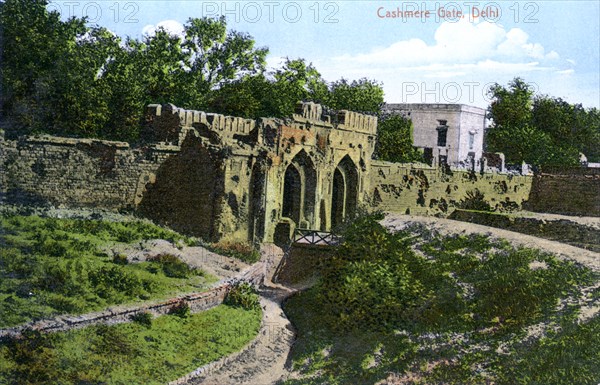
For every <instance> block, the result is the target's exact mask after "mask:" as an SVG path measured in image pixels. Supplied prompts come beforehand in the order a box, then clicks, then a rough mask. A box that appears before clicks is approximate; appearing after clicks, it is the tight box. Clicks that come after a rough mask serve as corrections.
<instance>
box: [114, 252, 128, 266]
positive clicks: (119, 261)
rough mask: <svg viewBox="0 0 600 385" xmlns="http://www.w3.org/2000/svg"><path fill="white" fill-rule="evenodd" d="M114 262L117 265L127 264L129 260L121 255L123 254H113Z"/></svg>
mask: <svg viewBox="0 0 600 385" xmlns="http://www.w3.org/2000/svg"><path fill="white" fill-rule="evenodd" d="M112 261H113V263H114V264H117V265H122V266H123V265H127V264H128V263H129V260H127V256H126V255H123V254H115V255H113V259H112Z"/></svg>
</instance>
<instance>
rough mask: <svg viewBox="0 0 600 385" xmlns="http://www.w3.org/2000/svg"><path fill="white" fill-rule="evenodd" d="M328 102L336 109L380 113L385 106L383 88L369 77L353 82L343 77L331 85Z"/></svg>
mask: <svg viewBox="0 0 600 385" xmlns="http://www.w3.org/2000/svg"><path fill="white" fill-rule="evenodd" d="M327 104H328V106H329V107H331V108H333V109H336V110H351V111H357V112H363V113H367V114H379V113H380V112H381V107H382V106H383V88H382V87H381V84H379V83H378V82H376V81H374V80H369V79H367V78H362V79H360V80H353V81H352V82H349V81H348V80H346V79H344V78H342V79H340V80H338V81H335V82H333V83H331V85H330V86H329V95H328V98H327Z"/></svg>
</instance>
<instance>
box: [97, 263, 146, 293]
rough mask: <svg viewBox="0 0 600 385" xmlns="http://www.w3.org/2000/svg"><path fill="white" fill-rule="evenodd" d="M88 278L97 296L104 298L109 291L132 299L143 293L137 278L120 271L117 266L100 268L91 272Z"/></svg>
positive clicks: (140, 282)
mask: <svg viewBox="0 0 600 385" xmlns="http://www.w3.org/2000/svg"><path fill="white" fill-rule="evenodd" d="M88 276H89V280H90V282H91V283H92V285H94V286H95V287H96V288H97V289H98V294H99V295H100V296H101V297H104V298H106V297H109V296H110V292H111V291H117V292H121V293H125V294H127V295H129V296H133V297H139V296H140V295H141V294H143V291H144V289H143V285H142V281H141V280H140V279H139V278H138V276H137V275H135V274H133V273H131V272H128V271H124V270H122V268H120V267H119V266H111V267H102V268H100V269H98V270H95V271H91V272H90V273H89V274H88Z"/></svg>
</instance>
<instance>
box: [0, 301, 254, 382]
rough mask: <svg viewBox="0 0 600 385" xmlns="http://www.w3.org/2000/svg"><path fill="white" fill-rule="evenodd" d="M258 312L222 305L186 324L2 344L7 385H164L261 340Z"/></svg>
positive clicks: (0, 367)
mask: <svg viewBox="0 0 600 385" xmlns="http://www.w3.org/2000/svg"><path fill="white" fill-rule="evenodd" d="M260 321H261V311H260V309H254V310H244V309H242V308H234V307H230V306H226V305H221V306H218V307H216V308H213V309H211V310H208V311H205V312H202V313H198V314H194V315H191V316H189V317H188V318H181V317H177V316H173V315H168V316H162V317H158V318H155V319H153V320H152V323H151V326H150V327H148V326H146V325H144V324H143V323H138V322H133V323H128V324H120V325H115V326H106V325H98V326H91V327H87V328H84V329H79V330H72V331H69V332H60V333H52V334H47V335H41V334H37V333H33V332H30V333H28V334H27V335H26V336H25V337H24V338H23V339H20V340H11V341H7V342H4V343H1V344H0V383H2V384H15V385H19V384H55V385H61V384H65V385H66V384H107V385H108V384H165V383H167V382H169V381H172V380H175V379H177V378H179V377H181V376H183V375H185V374H187V373H189V372H191V371H193V370H195V369H196V368H198V367H200V366H203V365H205V364H207V363H209V362H212V361H215V360H217V359H219V358H221V357H223V356H226V355H229V354H231V353H233V352H235V351H238V350H239V349H241V348H242V347H243V346H245V345H246V344H247V343H248V342H250V341H251V340H252V339H253V338H254V337H255V336H256V334H257V333H258V330H259V328H260Z"/></svg>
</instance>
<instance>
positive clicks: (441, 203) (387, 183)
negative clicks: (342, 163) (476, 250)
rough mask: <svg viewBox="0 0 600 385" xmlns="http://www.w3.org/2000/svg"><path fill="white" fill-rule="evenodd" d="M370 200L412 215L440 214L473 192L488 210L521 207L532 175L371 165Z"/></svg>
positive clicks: (389, 209)
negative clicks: (481, 198) (487, 205)
mask: <svg viewBox="0 0 600 385" xmlns="http://www.w3.org/2000/svg"><path fill="white" fill-rule="evenodd" d="M370 178H371V201H372V204H373V205H374V206H375V207H376V208H378V209H381V210H384V211H391V212H397V213H411V214H427V215H433V214H442V215H446V214H449V213H450V212H452V210H453V209H454V208H456V207H457V206H459V205H460V203H461V201H465V200H466V199H469V198H470V197H473V196H474V194H475V193H476V191H478V192H479V193H480V194H483V201H485V202H486V203H487V204H489V205H490V206H491V208H502V207H503V206H513V207H514V206H515V205H516V206H518V207H521V205H522V204H523V202H524V201H527V199H529V192H530V190H531V180H532V177H531V176H522V175H512V174H488V173H486V174H481V173H469V172H465V171H454V172H452V173H449V174H447V173H443V172H442V171H441V170H440V169H438V168H432V167H427V166H420V165H414V166H412V167H411V165H409V164H395V163H388V162H379V161H378V162H372V168H371V172H370Z"/></svg>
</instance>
